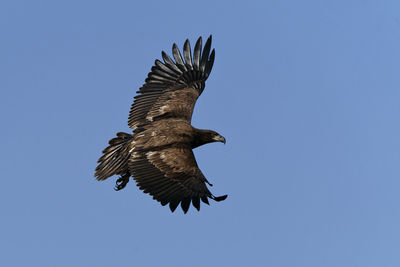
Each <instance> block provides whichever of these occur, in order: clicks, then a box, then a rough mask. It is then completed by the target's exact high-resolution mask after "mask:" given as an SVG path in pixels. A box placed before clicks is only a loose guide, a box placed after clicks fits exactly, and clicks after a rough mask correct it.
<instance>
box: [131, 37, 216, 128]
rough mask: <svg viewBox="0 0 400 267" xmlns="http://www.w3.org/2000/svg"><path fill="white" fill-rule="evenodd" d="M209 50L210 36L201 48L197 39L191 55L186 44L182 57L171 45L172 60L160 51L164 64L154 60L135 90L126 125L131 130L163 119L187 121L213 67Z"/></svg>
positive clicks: (188, 45) (200, 42) (212, 57)
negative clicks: (136, 90) (174, 118)
mask: <svg viewBox="0 0 400 267" xmlns="http://www.w3.org/2000/svg"><path fill="white" fill-rule="evenodd" d="M210 50H211V36H210V37H209V38H208V39H207V42H206V44H205V46H204V49H202V39H201V37H200V38H199V39H198V40H197V42H196V45H195V47H194V51H193V56H192V52H191V48H190V43H189V41H188V40H186V42H185V44H184V46H183V57H182V55H181V53H180V51H179V49H178V46H177V45H176V44H174V45H173V46H172V54H173V58H174V59H175V61H173V60H172V59H171V58H170V57H169V56H168V55H167V54H166V53H165V52H164V51H163V52H162V58H163V60H164V62H161V61H159V60H156V61H155V64H154V66H153V67H152V68H151V72H150V73H149V74H148V77H147V79H146V83H145V84H144V85H143V86H142V87H141V88H140V89H139V91H138V93H139V94H138V95H137V96H135V101H134V102H133V104H132V107H131V110H130V113H129V119H128V125H129V127H130V128H132V129H135V128H137V127H139V126H142V125H145V124H148V123H151V122H152V121H154V120H157V119H162V118H165V117H176V118H183V119H186V120H188V121H190V120H191V117H192V112H193V108H194V105H195V103H196V100H197V98H198V96H199V95H200V94H201V93H202V91H203V89H204V86H205V81H206V80H207V78H208V76H209V74H210V72H211V69H212V66H213V64H214V57H215V51H214V50H212V52H211V54H210Z"/></svg>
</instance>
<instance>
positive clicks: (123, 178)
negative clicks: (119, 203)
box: [114, 174, 130, 191]
mask: <svg viewBox="0 0 400 267" xmlns="http://www.w3.org/2000/svg"><path fill="white" fill-rule="evenodd" d="M129 176H130V175H128V174H124V175H122V176H121V177H120V178H118V180H117V181H116V182H115V187H114V189H115V191H119V190H121V189H123V188H124V187H125V186H126V184H127V183H128V182H129Z"/></svg>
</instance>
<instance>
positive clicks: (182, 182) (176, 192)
mask: <svg viewBox="0 0 400 267" xmlns="http://www.w3.org/2000/svg"><path fill="white" fill-rule="evenodd" d="M128 165H129V171H130V173H131V174H132V176H133V178H134V179H135V180H136V182H137V185H138V186H139V188H140V189H142V190H143V191H144V193H149V194H150V195H152V196H153V198H154V199H155V200H157V201H159V202H160V203H161V205H163V206H164V205H167V204H168V203H169V207H170V209H171V211H172V212H173V211H174V210H175V209H176V207H177V206H178V205H179V203H180V204H181V207H182V209H183V211H184V213H186V212H187V211H188V209H189V206H190V203H193V206H194V207H195V208H196V209H197V210H200V200H202V201H203V202H204V203H206V204H208V198H211V199H214V200H216V201H221V200H224V199H225V198H226V196H222V197H214V196H213V195H212V194H211V192H210V191H209V190H208V188H207V185H206V183H208V182H207V179H206V178H205V177H204V175H203V174H202V173H201V171H200V169H199V167H198V166H197V163H196V160H195V157H194V155H193V152H192V149H191V148H190V147H186V146H181V147H169V148H165V149H161V150H154V151H148V150H147V151H138V152H134V153H133V154H132V157H131V158H130V160H129V163H128Z"/></svg>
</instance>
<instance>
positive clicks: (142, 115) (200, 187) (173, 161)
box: [95, 36, 227, 213]
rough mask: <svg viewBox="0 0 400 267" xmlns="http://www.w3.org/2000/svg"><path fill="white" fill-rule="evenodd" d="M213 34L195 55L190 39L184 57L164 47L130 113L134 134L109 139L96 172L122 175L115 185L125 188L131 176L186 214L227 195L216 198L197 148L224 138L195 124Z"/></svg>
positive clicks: (198, 45) (208, 68)
mask: <svg viewBox="0 0 400 267" xmlns="http://www.w3.org/2000/svg"><path fill="white" fill-rule="evenodd" d="M211 38H212V37H211V36H210V37H209V38H208V39H207V42H206V43H205V45H204V48H203V49H202V39H201V37H200V38H199V39H198V40H197V42H196V44H195V47H194V50H193V55H192V52H191V48H190V43H189V40H186V42H185V44H184V46H183V57H182V55H181V52H180V51H179V49H178V46H177V45H176V44H173V46H172V55H173V58H174V59H175V61H174V60H172V59H171V58H170V57H169V56H168V55H167V54H166V53H165V52H164V51H162V58H163V61H164V62H161V61H160V60H156V61H155V63H154V66H153V67H152V68H151V72H150V73H149V74H148V77H147V79H146V80H145V84H144V85H143V86H142V87H141V88H140V89H139V91H137V93H138V95H136V96H135V97H134V99H135V100H134V102H133V104H132V106H131V109H130V112H129V119H128V125H129V127H130V128H131V129H133V134H128V133H123V132H119V133H117V137H115V138H113V139H111V140H110V141H109V146H108V147H107V148H106V149H104V150H103V155H102V157H101V158H100V159H99V160H98V163H99V165H98V166H97V167H96V171H95V177H96V179H97V180H99V181H101V180H105V179H107V178H108V177H110V176H113V175H120V178H119V179H117V182H116V186H115V189H116V190H121V189H122V188H124V187H125V186H126V184H127V183H128V182H129V178H130V177H131V176H132V177H133V179H134V180H135V181H136V183H137V186H138V187H139V188H140V189H141V190H143V191H144V193H148V194H150V195H151V196H153V198H154V199H155V200H157V201H158V202H160V203H161V205H163V206H164V205H167V204H169V207H170V209H171V211H172V212H173V211H174V210H175V209H176V207H177V206H178V205H179V204H181V207H182V210H183V212H184V213H186V212H187V211H188V209H189V206H190V203H192V204H193V206H194V207H195V208H196V209H197V210H200V200H201V201H202V202H204V203H206V204H209V202H208V198H210V199H213V200H215V201H222V200H225V199H226V197H227V195H223V196H219V197H216V196H214V195H213V194H212V193H211V192H210V191H209V189H208V188H207V184H208V185H209V186H212V184H210V183H209V182H208V181H207V179H206V177H205V176H204V175H203V173H202V172H201V170H200V169H199V167H198V165H197V163H196V159H195V157H194V154H193V151H192V149H194V148H196V147H198V146H201V145H204V144H207V143H211V142H222V143H224V144H225V138H224V137H223V136H221V135H220V134H218V133H217V132H215V131H212V130H201V129H197V128H194V127H193V126H192V125H191V118H192V113H193V108H194V105H195V103H196V100H197V98H198V97H199V96H200V94H201V93H202V92H203V90H204V87H205V81H206V80H207V78H208V76H209V74H210V72H211V69H212V66H213V63H214V58H215V50H214V49H213V50H212V51H211V53H210V50H211Z"/></svg>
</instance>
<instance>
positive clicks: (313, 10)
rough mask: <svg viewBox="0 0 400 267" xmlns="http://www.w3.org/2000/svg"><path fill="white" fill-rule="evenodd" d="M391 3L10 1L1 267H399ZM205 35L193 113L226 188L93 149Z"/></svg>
mask: <svg viewBox="0 0 400 267" xmlns="http://www.w3.org/2000/svg"><path fill="white" fill-rule="evenodd" d="M399 10H400V3H399V1H260V2H256V1H219V2H217V1H194V2H188V1H180V2H177V1H137V2H135V1H63V2H61V1H18V0H16V1H2V2H1V4H0V27H1V31H0V32H1V34H0V40H1V41H0V73H1V74H0V76H1V79H0V89H1V97H0V116H1V122H2V129H1V140H2V142H1V143H2V144H1V152H0V168H1V181H0V183H1V184H0V203H1V204H0V212H1V219H0V251H1V257H0V265H1V266H96V267H101V266H174V267H180V266H194V267H197V266H221V267H224V266H275V267H293V266H295V267H298V266H301V267H303V266H304V267H313V266H315V267H325V266H326V267H342V266H343V267H344V266H349V267H353V266H360V267H369V266H383V267H386V266H394V267H398V266H400V204H399V203H400V194H399V191H400V164H399V162H400V104H399V102H400V72H399V71H400V13H399ZM209 34H213V37H214V40H213V46H214V47H215V49H216V61H215V65H214V69H213V71H212V73H211V76H210V78H209V79H208V82H207V86H206V89H205V91H204V92H203V94H202V96H201V97H200V99H199V101H198V103H197V105H196V108H195V112H194V118H193V125H194V126H196V127H198V128H206V129H213V130H216V131H218V132H219V133H221V134H222V135H224V136H225V137H226V139H227V144H226V145H225V146H224V145H222V144H219V143H216V144H209V145H206V146H203V147H201V148H198V149H196V150H195V154H196V158H197V161H198V163H199V166H200V167H201V169H202V171H203V173H204V174H205V175H206V177H207V178H208V179H209V180H210V182H212V183H214V187H213V188H212V191H213V193H214V194H216V195H222V194H228V195H229V197H228V199H227V200H226V201H224V202H220V203H215V202H212V203H211V206H205V205H203V206H202V209H201V211H200V212H197V211H195V210H194V209H193V207H192V208H191V209H190V211H189V212H188V214H186V215H183V213H182V211H181V210H178V211H177V212H175V213H173V214H171V212H170V211H169V209H168V208H166V207H162V206H161V205H159V204H158V203H157V202H155V201H153V200H152V199H151V197H150V196H148V195H145V194H143V193H142V192H141V191H139V189H138V188H137V187H136V186H135V185H134V183H133V182H131V183H129V184H128V186H127V188H126V189H124V190H123V191H120V192H115V191H114V190H113V186H114V184H115V178H111V179H109V180H107V181H105V182H97V181H95V179H94V178H93V173H94V168H95V167H96V161H97V159H98V157H99V156H100V155H101V151H102V149H103V148H104V147H105V146H106V145H107V141H108V140H109V139H110V138H111V137H113V136H114V134H115V133H116V132H118V131H126V132H128V131H129V129H128V126H127V118H128V112H129V108H130V105H131V103H132V99H133V96H134V95H135V92H136V90H137V89H138V88H139V87H140V86H141V85H142V83H143V82H144V79H145V78H146V75H147V73H148V71H149V70H150V67H151V66H152V64H153V62H154V60H155V59H156V58H160V52H161V50H165V51H167V52H170V51H171V46H172V43H173V42H176V43H177V44H178V45H179V46H180V47H181V46H182V45H183V42H184V41H185V39H186V38H189V39H190V40H191V41H192V42H194V41H195V40H196V39H197V37H198V36H203V37H207V36H208V35H209Z"/></svg>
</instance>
